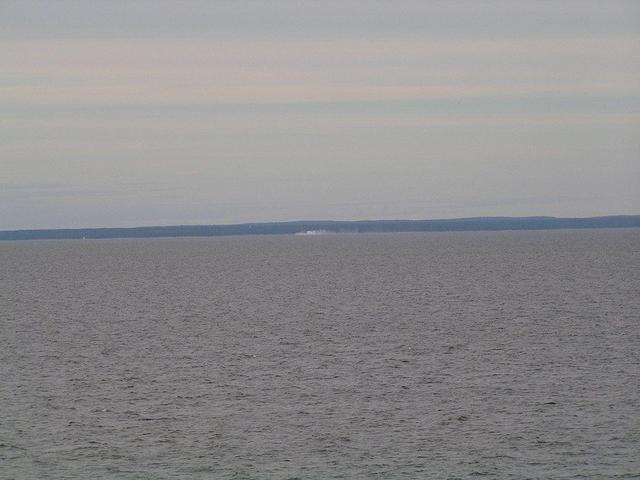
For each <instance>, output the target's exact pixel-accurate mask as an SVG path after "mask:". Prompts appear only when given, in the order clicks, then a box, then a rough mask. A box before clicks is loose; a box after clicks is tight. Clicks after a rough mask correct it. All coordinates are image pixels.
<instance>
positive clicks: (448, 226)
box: [0, 215, 640, 240]
mask: <svg viewBox="0 0 640 480" xmlns="http://www.w3.org/2000/svg"><path fill="white" fill-rule="evenodd" d="M631 227H640V215H612V216H604V217H588V218H556V217H476V218H456V219H443V220H359V221H306V220H302V221H295V222H273V223H243V224H236V225H172V226H155V227H128V228H71V229H39V230H5V231H0V240H38V239H90V238H93V239H97V238H153V237H214V236H223V235H273V234H280V235H286V234H300V233H302V234H304V233H392V232H449V231H486V230H489V231H495V230H554V229H577V228H631Z"/></svg>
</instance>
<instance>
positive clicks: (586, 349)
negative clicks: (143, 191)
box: [0, 229, 640, 480]
mask: <svg viewBox="0 0 640 480" xmlns="http://www.w3.org/2000/svg"><path fill="white" fill-rule="evenodd" d="M0 478H2V479H3V480H9V479H16V480H18V479H19V480H22V479H29V480H31V479H33V480H40V479H131V480H133V479H144V480H155V479H158V480H160V479H318V480H320V479H475V478H483V479H623V478H624V479H631V478H640V229H619V230H605V229H603V230H555V231H517V232H458V233H407V234H334V235H332V234H317V235H308V236H294V235H289V236H287V235H272V236H243V237H209V238H162V239H161V238H158V239H110V240H49V241H22V242H11V241H7V242H0Z"/></svg>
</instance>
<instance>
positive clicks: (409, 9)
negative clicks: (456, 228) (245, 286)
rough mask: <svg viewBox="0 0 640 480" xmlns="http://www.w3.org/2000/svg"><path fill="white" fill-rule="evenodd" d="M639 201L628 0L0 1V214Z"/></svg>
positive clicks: (474, 211) (376, 214)
mask: <svg viewBox="0 0 640 480" xmlns="http://www.w3.org/2000/svg"><path fill="white" fill-rule="evenodd" d="M618 213H619V214H639V213H640V2H639V1H637V0H630V1H612V0H607V1H602V0H598V1H589V0H577V1H569V0H555V1H544V0H531V1H516V0H505V1H482V0H469V1H455V0H447V1H428V0H420V1H401V0H394V1H376V0H367V1H364V0H362V1H353V0H340V1H326V0H324V1H311V0H309V1H293V0H291V1H279V0H275V1H274V0H270V1H241V0H234V1H228V2H227V1H220V0H215V1H209V0H207V1H184V0H182V1H181V0H153V1H151V0H149V1H133V0H126V1H125V0H121V1H119V0H108V1H107V0H105V1H89V0H80V1H66V0H60V1H50V0H47V1H38V2H36V1H31V0H17V1H13V0H3V1H2V2H0V229H14V228H38V227H82V226H131V225H155V224H189V223H236V222H247V221H271V220H293V219H372V218H376V219H378V218H445V217H462V216H483V215H558V216H590V215H604V214H618Z"/></svg>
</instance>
